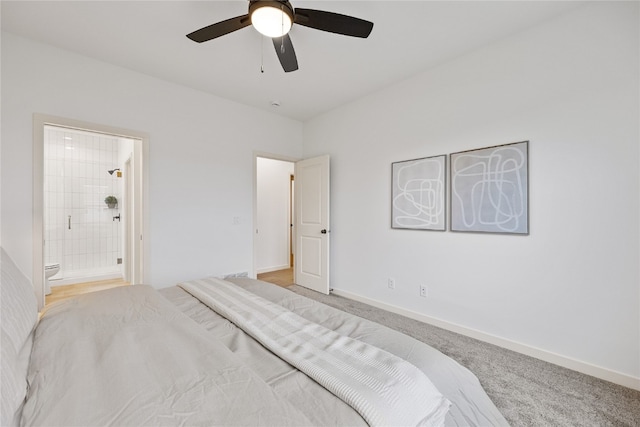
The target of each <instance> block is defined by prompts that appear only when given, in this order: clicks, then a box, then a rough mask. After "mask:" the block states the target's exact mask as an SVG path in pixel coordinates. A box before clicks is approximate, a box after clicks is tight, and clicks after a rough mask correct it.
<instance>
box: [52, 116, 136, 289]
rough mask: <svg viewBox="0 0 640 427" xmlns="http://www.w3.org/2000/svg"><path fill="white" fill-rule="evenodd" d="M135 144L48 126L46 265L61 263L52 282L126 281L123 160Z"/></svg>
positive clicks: (126, 208)
mask: <svg viewBox="0 0 640 427" xmlns="http://www.w3.org/2000/svg"><path fill="white" fill-rule="evenodd" d="M133 146H134V140H133V139H131V138H124V137H120V136H116V135H109V134H103V133H97V132H92V131H85V130H78V129H73V128H67V127H61V126H53V125H45V127H44V263H45V266H51V265H56V266H59V268H58V269H57V273H56V274H55V275H53V276H51V277H49V278H48V281H49V283H50V285H51V286H63V285H72V284H77V283H85V282H92V281H99V280H108V279H125V276H126V274H125V269H128V268H129V266H127V265H126V263H125V262H124V260H125V256H124V254H125V247H126V242H125V237H126V233H125V231H126V228H125V225H126V223H127V222H129V221H128V219H129V215H128V209H129V206H128V203H127V202H128V201H127V200H126V198H125V194H126V186H125V183H126V180H125V179H124V176H125V174H124V171H125V160H124V159H129V158H131V157H132V156H133ZM45 279H47V277H46V276H45Z"/></svg>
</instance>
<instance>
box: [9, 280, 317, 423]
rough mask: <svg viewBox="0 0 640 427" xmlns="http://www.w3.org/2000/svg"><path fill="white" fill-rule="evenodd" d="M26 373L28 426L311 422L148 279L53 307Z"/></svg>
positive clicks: (25, 418)
mask: <svg viewBox="0 0 640 427" xmlns="http://www.w3.org/2000/svg"><path fill="white" fill-rule="evenodd" d="M28 380H29V384H30V389H29V393H28V397H27V402H26V404H25V406H24V409H23V413H22V425H27V426H107V425H110V426H142V425H149V426H162V425H169V426H177V425H213V424H215V425H278V426H280V425H294V426H300V425H309V424H310V421H309V420H308V419H307V418H306V417H305V416H304V414H302V413H301V412H300V411H298V410H297V409H296V408H295V407H294V406H293V405H292V404H291V403H290V402H288V401H287V400H286V399H283V398H281V397H280V396H278V395H277V394H276V393H275V392H274V391H273V389H272V388H271V387H270V386H268V385H267V384H266V383H265V382H264V381H263V380H262V379H261V378H260V377H259V376H258V375H257V374H256V373H255V372H253V371H252V370H251V369H249V368H248V367H247V366H246V365H245V364H243V363H241V362H240V361H239V360H237V358H236V357H235V356H234V354H233V353H232V352H231V351H229V349H228V348H226V347H225V346H224V345H222V344H221V343H220V342H219V341H217V340H215V339H211V336H210V334H209V333H207V332H206V331H205V330H204V329H202V328H200V327H198V326H197V325H195V324H194V323H193V321H192V320H190V319H189V318H187V317H186V316H185V315H184V314H182V313H180V312H179V311H178V310H176V309H175V307H174V306H173V305H172V304H171V303H169V302H168V301H167V300H166V299H164V298H163V297H162V296H160V295H159V294H158V293H157V292H156V291H155V290H153V289H152V288H150V287H148V286H127V287H121V288H117V289H111V290H108V291H102V292H96V293H93V294H87V295H83V296H80V297H77V298H74V299H71V300H67V301H63V302H61V303H58V304H56V305H53V306H51V307H50V309H48V310H46V311H45V313H44V315H43V317H42V319H41V321H40V324H39V325H38V327H37V329H36V336H35V340H34V347H33V352H32V355H31V364H30V370H29V375H28Z"/></svg>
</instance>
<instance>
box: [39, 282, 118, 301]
mask: <svg viewBox="0 0 640 427" xmlns="http://www.w3.org/2000/svg"><path fill="white" fill-rule="evenodd" d="M128 285H129V282H125V281H124V280H122V279H112V280H100V281H96V282H86V283H76V284H73V285H66V286H52V287H51V295H47V296H46V297H45V307H46V306H47V305H49V304H53V303H54V302H57V301H62V300H64V299H67V298H71V297H74V296H76V295H81V294H87V293H89V292H96V291H102V290H104V289H110V288H115V287H118V286H128Z"/></svg>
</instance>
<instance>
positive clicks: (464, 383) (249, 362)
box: [159, 278, 508, 426]
mask: <svg viewBox="0 0 640 427" xmlns="http://www.w3.org/2000/svg"><path fill="white" fill-rule="evenodd" d="M229 281H231V282H233V283H235V284H236V285H238V286H240V287H242V288H243V289H245V290H247V291H249V292H252V293H254V294H256V295H258V296H260V297H262V298H265V299H267V300H268V301H271V302H273V303H275V304H278V305H280V306H282V307H284V308H286V309H287V310H290V311H292V312H293V313H295V314H297V315H298V316H301V317H302V318H304V319H307V320H309V321H311V322H315V323H318V324H321V325H323V326H324V327H326V328H329V329H331V330H333V331H335V332H337V333H338V334H341V335H343V336H346V337H350V338H352V339H355V340H359V341H361V342H364V343H367V344H370V345H372V346H375V347H377V348H380V349H383V350H385V351H387V352H389V353H391V354H393V355H395V356H397V357H400V358H402V359H404V360H406V361H408V362H410V363H411V364H413V365H414V366H416V367H417V368H418V369H419V370H421V371H422V372H424V374H426V376H427V377H428V378H429V379H430V380H431V382H432V383H433V384H434V385H435V386H436V388H437V389H438V391H439V392H440V393H442V394H443V395H444V396H445V397H446V398H447V399H448V400H449V401H450V402H451V407H450V409H449V412H448V413H447V416H446V419H445V425H447V426H474V425H475V426H487V425H492V426H501V425H508V423H507V421H506V420H505V418H504V417H503V416H502V414H500V412H499V411H498V409H497V408H496V407H495V405H494V404H493V402H492V401H491V400H490V398H489V397H488V396H487V394H486V393H485V391H484V390H483V388H482V386H481V385H480V383H479V381H478V379H477V378H476V376H475V375H473V373H471V372H470V371H469V370H468V369H466V368H464V367H463V366H461V365H460V364H458V363H457V362H456V361H454V360H453V359H451V358H449V357H447V356H446V355H444V354H442V353H440V352H439V351H437V350H435V349H434V348H432V347H430V346H428V345H427V344H424V343H422V342H420V341H418V340H415V339H414V338H411V337H409V336H407V335H404V334H402V333H400V332H397V331H394V330H392V329H389V328H387V327H385V326H382V325H380V324H377V323H374V322H371V321H368V320H366V319H362V318H359V317H357V316H354V315H351V314H348V313H345V312H342V311H340V310H337V309H335V308H332V307H329V306H326V305H324V304H322V303H319V302H317V301H314V300H311V299H309V298H306V297H303V296H301V295H297V294H295V293H293V292H291V291H288V290H286V289H284V288H281V287H278V286H275V285H272V284H269V283H266V282H261V281H258V280H253V279H247V278H233V279H229ZM159 292H160V294H161V295H163V296H164V297H165V298H167V299H168V300H169V301H170V302H171V303H173V304H174V305H175V306H176V307H177V308H178V309H179V310H180V311H182V312H183V313H184V314H185V315H187V316H188V317H190V318H191V319H193V320H194V321H195V322H197V323H198V324H200V325H201V326H203V327H204V328H205V329H206V330H207V331H208V332H209V334H210V336H211V339H212V340H215V341H216V342H219V343H221V344H222V345H224V346H225V347H226V348H228V349H229V350H230V351H231V352H232V353H233V354H234V356H235V357H236V359H237V360H238V361H240V362H241V363H242V364H243V365H244V366H247V367H248V368H249V369H250V370H251V371H253V372H255V373H256V375H258V376H259V377H260V378H261V379H262V380H263V381H264V382H265V383H266V384H268V385H269V386H270V387H271V389H272V390H273V391H274V392H275V394H276V395H278V396H280V397H282V398H283V400H285V401H287V402H289V403H291V404H292V405H293V407H295V408H296V409H297V410H298V411H300V412H301V413H302V414H303V415H304V417H305V418H306V419H308V420H309V422H310V423H311V424H313V425H322V426H324V425H349V426H357V425H366V422H365V421H364V419H363V418H362V417H361V416H360V415H359V414H358V412H356V410H354V409H353V408H352V407H351V406H349V405H347V404H346V403H345V402H343V401H342V400H341V399H339V398H337V397H336V396H334V395H333V394H332V393H331V392H329V391H328V390H326V389H325V388H324V387H322V386H321V385H319V384H318V383H316V382H315V381H314V380H313V379H311V378H310V377H309V376H307V375H305V374H304V373H303V372H301V371H299V370H298V369H296V368H295V367H293V366H292V365H290V364H288V363H287V362H285V361H283V360H282V359H280V358H279V357H277V356H276V355H274V354H273V353H272V352H271V351H269V350H268V349H266V348H265V347H264V346H262V345H261V344H260V343H259V342H257V341H256V340H254V339H253V338H252V337H251V336H249V335H248V334H246V333H245V332H244V331H242V330H241V329H240V328H238V327H236V326H235V325H234V324H233V323H232V322H230V321H229V320H227V319H225V318H224V317H222V316H220V315H219V314H217V313H216V312H214V311H213V310H211V309H210V308H209V307H208V306H206V305H205V304H204V303H203V302H201V301H200V300H198V299H197V298H195V297H194V296H192V295H191V294H189V293H187V292H186V291H185V290H183V289H182V288H180V287H178V286H174V287H170V288H166V289H161V290H160V291H159Z"/></svg>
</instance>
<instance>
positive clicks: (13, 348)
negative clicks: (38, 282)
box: [0, 248, 38, 426]
mask: <svg viewBox="0 0 640 427" xmlns="http://www.w3.org/2000/svg"><path fill="white" fill-rule="evenodd" d="M0 250H1V251H2V258H1V261H0V268H1V270H2V276H1V280H0V286H1V287H0V306H1V307H0V316H1V317H0V325H1V327H0V329H2V337H1V339H2V341H1V342H0V349H1V352H2V354H1V356H0V357H1V358H2V371H1V378H2V381H1V383H2V386H1V389H0V393H1V395H2V405H1V406H0V425H2V426H13V425H18V424H19V422H20V415H21V413H22V406H23V404H24V400H25V397H26V395H27V370H28V367H29V357H30V355H31V347H32V346H33V331H34V329H35V326H36V324H37V323H38V303H37V301H36V296H35V292H34V290H33V286H32V285H31V281H30V280H29V279H28V278H27V276H25V275H24V274H23V273H22V272H21V271H20V269H19V268H18V267H17V266H16V264H15V263H14V262H13V260H12V259H11V257H9V255H8V254H7V253H6V252H5V250H4V248H0Z"/></svg>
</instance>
